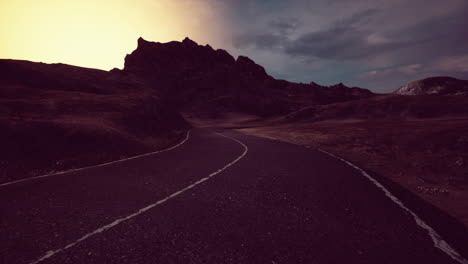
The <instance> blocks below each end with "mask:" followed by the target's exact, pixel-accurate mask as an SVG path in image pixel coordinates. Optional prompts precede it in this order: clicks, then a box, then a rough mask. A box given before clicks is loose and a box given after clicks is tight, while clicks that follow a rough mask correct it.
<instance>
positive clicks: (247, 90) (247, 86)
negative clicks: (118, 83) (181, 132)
mask: <svg viewBox="0 0 468 264" xmlns="http://www.w3.org/2000/svg"><path fill="white" fill-rule="evenodd" d="M124 72H126V73H128V74H132V75H135V76H138V77H139V78H141V79H142V80H144V81H145V82H147V83H149V84H150V85H151V86H153V87H154V88H155V89H157V90H159V91H160V92H161V94H162V95H163V96H164V97H165V98H166V100H168V101H170V102H171V103H172V104H174V105H175V106H177V107H179V108H180V109H182V110H184V111H190V112H193V111H199V112H200V111H201V112H208V113H213V114H215V113H219V112H223V111H242V112H250V113H253V114H260V115H274V114H284V113H287V112H290V111H292V110H294V109H299V108H300V107H303V106H304V105H307V104H324V103H332V102H341V101H347V100H354V99H359V98H367V97H369V96H372V95H373V93H372V92H370V91H368V90H365V89H360V88H348V87H346V86H344V85H343V84H340V85H337V86H332V87H326V86H320V85H318V84H315V83H311V84H310V85H309V84H302V83H292V82H288V81H284V80H276V79H274V78H273V77H271V76H269V75H268V74H267V72H266V71H265V69H264V68H263V67H262V66H260V65H258V64H256V63H255V62H254V61H253V60H251V59H250V58H248V57H245V56H239V57H238V58H237V59H234V58H233V57H232V56H231V55H230V54H229V53H228V52H227V51H225V50H222V49H218V50H215V49H213V48H211V47H210V46H209V45H206V46H201V45H198V44H197V43H196V42H194V41H193V40H190V39H189V38H185V39H184V40H183V41H182V42H177V41H173V42H169V43H158V42H149V41H146V40H144V39H142V38H140V39H139V40H138V48H137V49H136V50H135V51H133V52H132V53H131V54H129V55H127V56H126V58H125V68H124Z"/></svg>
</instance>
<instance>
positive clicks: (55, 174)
mask: <svg viewBox="0 0 468 264" xmlns="http://www.w3.org/2000/svg"><path fill="white" fill-rule="evenodd" d="M189 137H190V130H189V131H187V135H186V136H185V138H184V140H182V141H181V142H179V143H178V144H177V145H174V146H172V147H169V148H166V149H163V150H158V151H154V152H150V153H145V154H141V155H138V156H133V157H129V158H124V159H119V160H114V161H110V162H106V163H102V164H98V165H93V166H88V167H83V168H77V169H72V170H67V171H60V172H56V173H50V174H45V175H40V176H35V177H31V178H26V179H21V180H17V181H11V182H6V183H2V184H0V188H2V187H5V186H8V185H12V184H16V183H20V182H25V181H32V180H37V179H41V178H47V177H52V176H58V175H63V174H68V173H71V172H77V171H82V170H87V169H93V168H98V167H104V166H107V165H111V164H115V163H119V162H123V161H128V160H133V159H137V158H142V157H146V156H150V155H154V154H158V153H162V152H166V151H169V150H173V149H175V148H178V147H180V146H181V145H183V144H184V143H185V142H186V141H187V140H188V139H189Z"/></svg>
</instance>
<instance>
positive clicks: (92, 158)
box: [0, 60, 188, 182]
mask: <svg viewBox="0 0 468 264" xmlns="http://www.w3.org/2000/svg"><path fill="white" fill-rule="evenodd" d="M187 128H188V124H187V123H186V122H185V121H184V120H183V119H182V117H181V116H180V115H179V113H178V112H177V111H176V110H175V109H174V108H173V107H172V106H170V105H167V104H166V103H165V102H163V101H162V100H161V99H160V98H159V96H158V95H157V93H156V92H155V91H154V90H153V89H150V88H148V87H146V86H145V85H144V83H143V82H141V81H139V80H138V79H137V78H136V77H134V76H131V75H121V74H119V73H115V72H114V73H113V72H106V71H101V70H94V69H86V68H80V67H75V66H70V65H64V64H44V63H34V62H28V61H17V60H0V146H1V151H0V182H3V181H8V180H12V179H17V178H24V177H28V176H31V175H37V174H43V173H46V172H50V171H56V170H63V169H68V168H72V167H79V166H83V165H90V164H96V163H100V162H104V161H109V160H114V159H118V158H120V157H122V156H128V155H134V154H137V153H145V152H148V151H151V150H154V149H156V148H161V147H165V146H167V145H168V144H172V143H173V142H175V141H177V140H179V139H180V138H181V137H182V136H183V134H184V133H185V130H186V129H187Z"/></svg>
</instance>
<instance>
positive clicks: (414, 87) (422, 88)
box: [394, 77, 468, 96]
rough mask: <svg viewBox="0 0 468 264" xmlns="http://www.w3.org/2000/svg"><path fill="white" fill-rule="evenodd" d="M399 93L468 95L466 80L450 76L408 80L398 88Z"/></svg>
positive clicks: (397, 92) (396, 92) (467, 82)
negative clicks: (408, 81)
mask: <svg viewBox="0 0 468 264" xmlns="http://www.w3.org/2000/svg"><path fill="white" fill-rule="evenodd" d="M394 93H395V94H401V95H465V96H466V95H468V80H459V79H456V78H452V77H431V78H426V79H422V80H418V81H414V82H410V83H408V84H406V85H403V86H402V87H400V88H398V89H397V90H396V91H395V92H394Z"/></svg>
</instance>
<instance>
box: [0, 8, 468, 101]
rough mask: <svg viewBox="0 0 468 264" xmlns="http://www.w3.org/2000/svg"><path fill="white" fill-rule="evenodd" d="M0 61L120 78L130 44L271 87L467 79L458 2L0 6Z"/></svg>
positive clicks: (466, 18) (465, 32)
mask: <svg viewBox="0 0 468 264" xmlns="http://www.w3.org/2000/svg"><path fill="white" fill-rule="evenodd" d="M0 3H1V5H0V35H1V36H2V41H1V42H0V58H13V59H26V60H32V61H43V62H63V63H67V64H73V65H78V66H85V67H92V68H101V69H105V70H109V69H111V68H114V67H117V68H122V67H123V62H124V57H125V54H128V53H130V52H131V51H133V50H134V49H135V48H136V44H137V39H138V37H140V36H141V37H143V38H145V39H146V40H149V41H158V42H167V41H171V40H178V41H181V40H182V39H183V38H184V37H186V36H188V37H190V38H191V39H193V40H195V41H196V42H198V43H199V44H203V45H204V44H210V45H211V46H213V47H214V48H222V49H226V50H227V51H229V52H230V53H231V54H232V55H234V56H238V55H246V56H249V57H250V58H252V59H253V60H254V61H256V62H257V63H259V64H261V65H262V66H264V67H265V69H266V70H267V72H268V73H269V74H270V75H272V76H274V77H276V78H280V79H286V80H289V81H296V82H304V83H309V82H312V81H313V82H316V83H319V84H322V85H332V84H336V83H339V82H343V83H344V84H346V85H348V86H360V87H364V88H368V89H370V90H373V91H375V92H390V91H392V90H394V89H396V88H398V87H399V86H401V85H403V84H405V83H407V82H409V81H413V80H417V79H421V78H425V77H429V76H453V77H457V78H462V79H468V1H466V0H444V1H440V0H411V1H409V0H353V1H352V0H314V1H311V0H310V1H307V0H289V1H284V0H256V1H255V0H196V1H195V0H99V1H94V0H93V1H91V0H79V1H77V0H68V1H66V0H41V1H37V0H0Z"/></svg>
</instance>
